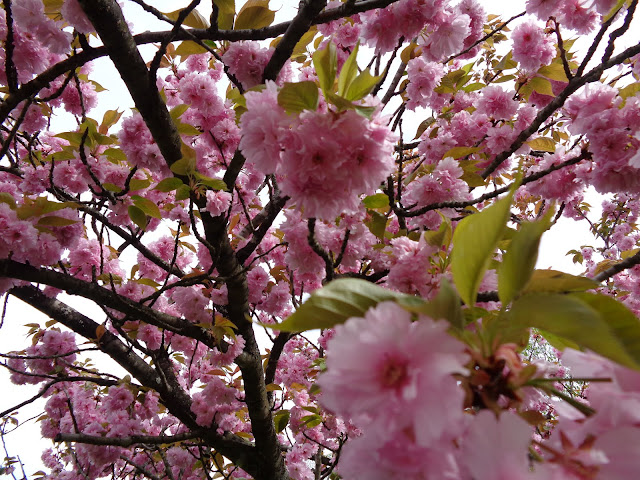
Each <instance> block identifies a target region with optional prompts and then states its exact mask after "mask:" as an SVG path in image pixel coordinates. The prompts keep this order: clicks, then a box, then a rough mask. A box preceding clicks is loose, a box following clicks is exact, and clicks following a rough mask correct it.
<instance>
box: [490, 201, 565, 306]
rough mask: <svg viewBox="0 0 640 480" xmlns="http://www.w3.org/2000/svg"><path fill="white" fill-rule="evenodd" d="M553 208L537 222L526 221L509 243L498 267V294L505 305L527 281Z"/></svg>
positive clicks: (549, 224) (531, 272)
mask: <svg viewBox="0 0 640 480" xmlns="http://www.w3.org/2000/svg"><path fill="white" fill-rule="evenodd" d="M553 214H554V211H553V209H549V210H548V211H547V213H546V214H545V216H544V217H543V218H542V219H540V220H539V221H537V222H526V223H523V224H522V225H520V229H519V230H518V231H517V232H516V234H515V235H514V236H513V238H512V239H511V244H510V245H509V248H508V249H507V252H506V253H505V254H504V256H503V258H502V263H500V267H499V268H498V295H499V296H500V301H501V302H502V303H503V304H504V305H507V304H509V303H510V302H511V300H513V299H514V298H515V297H516V295H518V294H519V293H520V291H521V290H522V289H523V288H524V286H525V285H526V284H527V283H528V282H529V280H530V278H531V275H532V274H533V269H534V268H535V266H536V260H537V259H538V247H539V246H540V238H541V237H542V234H543V233H544V232H546V231H547V230H548V229H549V227H550V226H551V217H552V216H553Z"/></svg>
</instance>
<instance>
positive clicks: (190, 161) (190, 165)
mask: <svg viewBox="0 0 640 480" xmlns="http://www.w3.org/2000/svg"><path fill="white" fill-rule="evenodd" d="M171 171H172V172H173V173H175V174H177V175H191V174H192V173H193V172H195V171H196V161H195V158H184V157H183V158H181V159H180V160H178V161H177V162H174V163H173V164H172V165H171Z"/></svg>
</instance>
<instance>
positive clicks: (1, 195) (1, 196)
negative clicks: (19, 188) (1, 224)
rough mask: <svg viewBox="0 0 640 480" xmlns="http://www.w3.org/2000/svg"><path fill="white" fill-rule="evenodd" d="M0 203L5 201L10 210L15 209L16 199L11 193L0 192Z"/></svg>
mask: <svg viewBox="0 0 640 480" xmlns="http://www.w3.org/2000/svg"><path fill="white" fill-rule="evenodd" d="M0 203H6V204H7V205H9V207H11V210H15V209H16V200H15V198H13V195H11V194H10V193H8V192H0Z"/></svg>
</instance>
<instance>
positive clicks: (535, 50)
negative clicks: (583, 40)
mask: <svg viewBox="0 0 640 480" xmlns="http://www.w3.org/2000/svg"><path fill="white" fill-rule="evenodd" d="M511 40H512V41H513V59H514V60H515V61H516V62H518V63H519V64H520V68H522V69H523V70H525V71H527V72H535V71H537V70H538V69H539V68H540V67H541V66H543V65H548V64H549V63H551V60H553V58H554V57H555V56H556V48H555V46H554V43H553V39H552V38H551V36H550V34H547V33H546V32H545V31H544V29H543V28H542V27H540V26H539V25H538V24H536V23H535V22H534V21H531V20H529V21H527V22H523V23H521V24H520V25H518V26H517V27H516V28H514V29H513V33H512V34H511Z"/></svg>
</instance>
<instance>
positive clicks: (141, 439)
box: [53, 432, 200, 448]
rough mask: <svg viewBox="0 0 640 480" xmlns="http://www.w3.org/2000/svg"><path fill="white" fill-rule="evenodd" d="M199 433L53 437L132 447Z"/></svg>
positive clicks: (183, 437)
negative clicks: (116, 436)
mask: <svg viewBox="0 0 640 480" xmlns="http://www.w3.org/2000/svg"><path fill="white" fill-rule="evenodd" d="M199 436H200V435H199V434H198V433H193V432H189V433H179V434H177V435H160V436H152V435H131V436H130V437H120V438H114V437H96V436H94V435H86V434H84V433H59V434H58V435H56V437H55V438H54V439H53V441H54V442H75V443H84V444H87V445H111V446H115V447H125V448H127V447H131V446H133V445H137V444H140V443H143V444H147V445H163V444H169V443H178V442H184V441H185V440H192V439H194V438H198V437H199Z"/></svg>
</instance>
